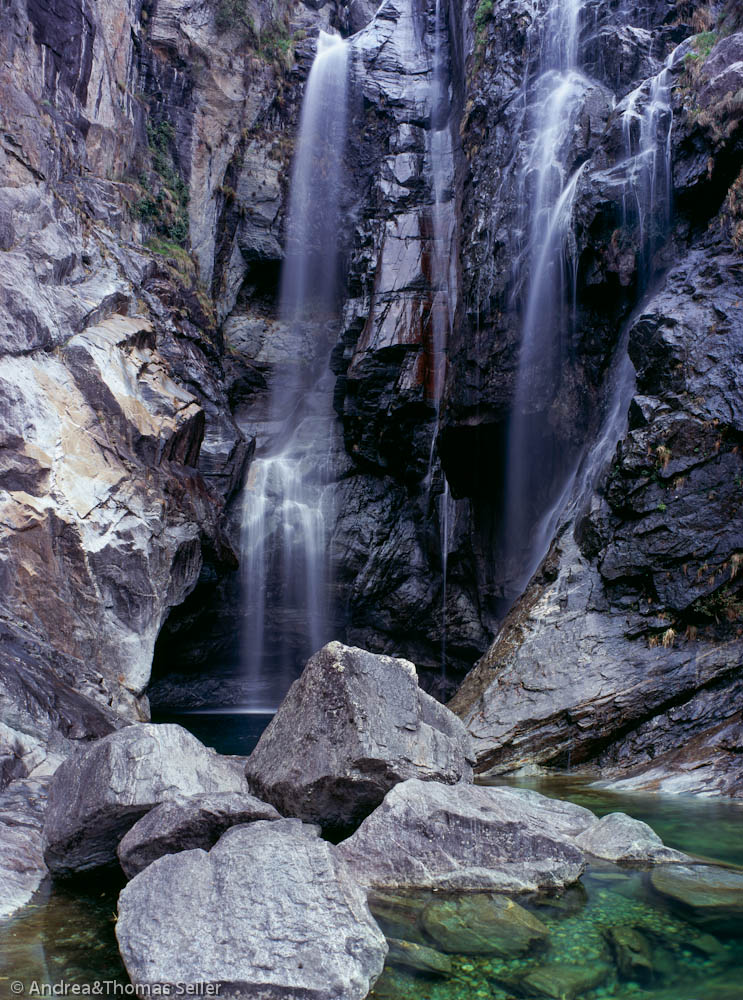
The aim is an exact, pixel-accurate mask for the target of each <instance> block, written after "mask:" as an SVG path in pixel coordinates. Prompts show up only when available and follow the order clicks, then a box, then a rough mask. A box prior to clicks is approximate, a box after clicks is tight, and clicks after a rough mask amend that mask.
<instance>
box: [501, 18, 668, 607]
mask: <svg viewBox="0 0 743 1000" xmlns="http://www.w3.org/2000/svg"><path fill="white" fill-rule="evenodd" d="M584 2H585V0H549V5H548V9H547V11H546V16H545V17H544V18H543V19H542V21H541V26H540V28H539V29H538V30H539V31H540V34H539V43H538V45H537V46H536V58H533V59H531V60H530V66H529V68H528V70H527V74H526V80H525V84H524V105H525V112H524V131H525V134H526V135H527V136H529V135H530V136H531V138H530V139H528V140H527V141H528V150H527V156H526V166H525V168H524V170H523V172H522V176H521V182H520V192H519V194H520V197H521V204H522V205H523V206H524V210H525V212H527V213H528V217H526V216H525V217H524V219H523V232H524V233H525V234H528V235H527V238H526V240H525V245H524V250H523V253H522V254H521V256H520V257H519V259H518V260H517V263H516V268H515V274H514V286H515V288H516V298H517V305H518V307H520V310H521V315H522V322H521V345H520V353H519V363H518V373H517V378H516V385H515V392H514V398H513V404H512V411H511V420H510V425H509V432H508V455H507V472H506V486H505V502H504V514H503V529H502V543H501V559H502V562H503V575H504V578H505V585H504V591H505V594H504V596H505V597H506V603H507V604H509V603H510V602H511V601H512V600H513V599H515V598H516V597H517V596H518V595H519V594H520V593H521V592H522V590H523V588H524V586H525V585H526V583H527V582H528V580H529V578H530V577H531V575H532V574H533V572H534V571H535V569H536V568H537V566H538V565H539V563H540V561H541V559H542V558H543V556H544V555H545V553H546V551H547V548H548V546H549V543H550V541H551V539H552V537H553V535H554V530H555V525H556V523H557V519H558V518H559V517H560V515H561V513H562V511H563V510H564V509H565V506H566V504H567V503H568V501H569V500H570V498H571V497H572V498H573V499H575V497H576V495H577V493H578V492H580V484H581V483H584V485H585V483H587V482H588V479H590V478H591V477H592V473H590V472H588V471H587V470H589V469H593V468H594V467H595V465H596V461H598V460H597V459H595V455H594V457H593V458H592V457H591V454H593V453H591V454H584V449H583V448H582V446H581V443H580V441H579V440H575V439H574V437H573V435H571V433H570V421H571V420H575V418H576V411H577V409H578V405H577V400H576V398H575V397H574V395H573V393H574V390H573V387H572V386H571V385H570V371H571V364H570V359H571V352H572V349H573V341H574V337H575V331H576V301H577V287H576V283H577V263H578V262H577V248H576V243H575V236H574V231H573V206H574V201H575V197H576V192H577V190H578V188H579V185H580V181H581V177H582V175H583V171H584V169H585V164H583V165H579V166H577V167H574V168H572V172H571V163H574V162H575V152H574V150H573V149H572V148H571V147H572V142H573V137H574V135H575V126H576V122H577V119H578V116H579V114H580V113H581V111H582V109H583V107H584V105H585V99H586V95H587V93H588V90H589V88H590V87H591V86H592V83H591V81H590V80H589V79H588V78H587V77H586V76H585V75H584V74H583V73H582V72H581V70H580V64H581V54H580V44H579V39H580V21H581V14H582V8H583V4H584ZM683 48H684V46H683V45H682V46H679V47H678V48H677V49H676V50H675V51H674V52H673V53H672V54H671V55H670V56H669V57H668V59H667V60H666V62H665V64H664V66H663V68H662V69H661V71H660V72H659V73H658V74H657V75H656V76H655V77H654V78H652V79H651V80H650V81H649V82H648V81H646V82H645V83H643V84H642V85H641V86H640V87H638V88H637V89H636V90H635V91H633V92H632V93H631V94H630V95H628V97H626V98H625V101H624V102H623V105H624V107H623V110H622V109H621V107H620V113H621V114H622V128H623V132H624V136H625V147H626V154H627V161H626V162H625V163H624V164H622V165H620V166H619V169H621V170H623V172H624V175H625V182H624V199H623V205H624V211H623V215H624V218H623V220H622V222H623V226H622V231H623V232H624V233H625V234H631V233H632V232H633V231H636V233H637V235H636V237H630V238H633V239H634V241H635V243H636V244H637V246H638V274H639V283H638V284H639V288H638V290H639V291H643V289H644V288H645V286H646V285H647V284H648V282H649V281H650V279H651V277H652V275H653V273H654V271H655V269H656V267H657V265H656V263H655V258H656V255H657V253H658V251H659V250H660V248H661V247H662V246H663V244H664V243H665V241H666V239H667V237H668V232H669V227H670V221H671V209H672V178H671V127H672V117H673V116H672V107H671V84H672V69H673V66H674V64H675V62H676V61H677V59H678V56H679V53H680V52H681V51H682V50H683ZM532 81H533V82H532ZM522 272H523V273H525V274H526V279H525V281H523V282H522V281H520V276H521V273H522ZM619 364H620V367H621V369H622V371H624V369H625V368H627V367H628V366H629V362H628V361H627V363H626V365H625V363H624V361H621V362H620V363H619ZM629 368H631V366H629ZM619 381H620V383H621V384H622V385H627V384H629V381H630V380H629V376H627V377H623V378H622V379H620V380H619ZM612 391H613V390H612ZM609 395H610V396H611V392H610V393H609ZM621 395H622V393H621V392H619V396H621ZM612 398H613V396H612ZM613 406H614V404H611V405H610V410H612V412H613ZM617 419H618V418H615V417H609V416H607V418H606V420H605V430H604V433H603V434H602V436H601V440H602V441H603V440H604V436H605V434H606V433H609V434H610V433H611V432H610V431H609V432H607V431H606V427H609V426H610V427H614V426H615V425H617ZM602 448H603V450H605V447H604V446H603V445H602ZM598 451H602V449H598ZM598 451H596V449H594V452H595V453H596V454H598ZM602 454H603V451H602Z"/></svg>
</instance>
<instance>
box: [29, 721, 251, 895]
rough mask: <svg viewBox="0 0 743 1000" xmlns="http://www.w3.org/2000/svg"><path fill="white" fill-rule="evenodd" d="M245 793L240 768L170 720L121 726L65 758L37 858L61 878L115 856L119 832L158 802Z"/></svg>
mask: <svg viewBox="0 0 743 1000" xmlns="http://www.w3.org/2000/svg"><path fill="white" fill-rule="evenodd" d="M240 791H243V792H244V791H246V788H245V780H244V778H243V776H242V774H241V773H240V769H239V766H236V765H235V764H234V763H233V762H231V761H229V760H228V759H227V758H224V757H219V756H218V755H217V754H215V753H214V752H213V751H211V750H208V749H207V748H206V747H205V746H203V744H201V743H199V741H198V740H197V739H196V737H195V736H192V735H191V734H190V733H188V732H187V731H186V730H185V729H182V728H181V727H180V726H174V725H162V726H156V725H148V724H140V725H134V726H127V727H126V728H124V729H121V730H119V731H118V732H116V733H112V734H111V735H110V736H105V737H103V739H100V740H98V741H96V742H95V743H92V744H91V745H90V746H89V747H87V748H81V749H80V750H78V752H77V753H76V754H75V755H74V756H72V757H70V758H68V759H67V760H65V761H64V763H63V764H62V765H61V766H60V767H59V769H58V770H57V771H56V773H55V775H54V779H53V781H52V784H51V787H50V790H49V805H48V808H47V812H46V816H45V820H44V860H45V861H46V863H47V865H48V867H49V870H50V871H51V872H52V873H53V874H55V875H61V876H68V875H74V874H76V873H78V872H83V871H89V870H91V869H95V868H99V867H102V866H107V865H111V864H113V863H115V862H116V848H117V846H118V844H119V841H120V840H121V838H122V837H123V835H124V834H125V833H126V832H127V830H129V828H130V827H131V826H133V825H134V823H136V822H137V820H138V819H140V818H141V817H142V816H143V815H144V814H145V813H146V812H149V810H150V809H152V808H153V807H154V806H156V805H157V804H158V803H160V802H163V801H164V800H167V799H171V798H175V797H176V796H183V795H199V794H201V793H206V792H240Z"/></svg>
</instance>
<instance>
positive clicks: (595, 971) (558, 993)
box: [523, 962, 609, 1000]
mask: <svg viewBox="0 0 743 1000" xmlns="http://www.w3.org/2000/svg"><path fill="white" fill-rule="evenodd" d="M608 975H609V968H608V966H606V965H600V964H599V965H595V966H593V967H592V968H588V967H587V966H583V965H563V964H561V963H560V964H558V963H556V962H555V963H552V964H551V965H543V966H540V968H538V969H535V970H534V972H530V973H529V974H528V975H527V976H526V977H525V978H524V980H523V988H524V990H525V992H526V994H527V996H536V997H549V998H550V1000H574V998H575V997H577V996H579V995H580V994H581V993H585V992H586V991H587V990H592V989H595V988H596V987H597V986H600V985H601V983H603V981H604V980H605V979H606V978H607V976H608Z"/></svg>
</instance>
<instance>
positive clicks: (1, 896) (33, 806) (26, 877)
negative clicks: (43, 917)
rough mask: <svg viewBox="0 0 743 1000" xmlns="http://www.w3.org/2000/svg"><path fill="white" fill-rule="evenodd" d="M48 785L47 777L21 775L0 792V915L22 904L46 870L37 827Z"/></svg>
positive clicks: (27, 899) (40, 825) (40, 837)
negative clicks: (22, 776) (25, 776)
mask: <svg viewBox="0 0 743 1000" xmlns="http://www.w3.org/2000/svg"><path fill="white" fill-rule="evenodd" d="M48 786H49V780H48V778H47V779H34V778H23V779H19V780H17V781H14V782H13V783H12V785H11V787H10V788H8V789H6V790H5V791H2V792H0V918H2V917H7V916H9V914H11V913H12V912H13V911H14V910H17V909H19V908H20V907H21V906H24V905H25V904H26V903H27V902H28V901H29V899H31V897H32V896H33V894H34V892H35V891H36V890H37V889H38V887H39V885H40V884H41V881H42V879H43V878H44V876H45V875H46V874H47V867H46V864H45V863H44V855H43V843H42V836H41V830H42V826H43V823H44V811H45V809H46V804H47V794H48Z"/></svg>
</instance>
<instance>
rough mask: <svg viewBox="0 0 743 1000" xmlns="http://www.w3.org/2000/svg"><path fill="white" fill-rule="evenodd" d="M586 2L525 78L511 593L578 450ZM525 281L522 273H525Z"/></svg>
mask: <svg viewBox="0 0 743 1000" xmlns="http://www.w3.org/2000/svg"><path fill="white" fill-rule="evenodd" d="M582 6H583V0H551V3H550V5H549V8H548V10H547V13H546V16H545V17H544V18H543V19H542V20H541V23H540V24H539V26H538V29H537V30H538V31H539V41H538V45H537V46H536V53H535V57H533V58H532V59H531V60H530V65H529V67H528V69H527V75H526V80H525V83H524V95H523V99H524V103H525V106H526V110H525V115H524V129H525V132H526V135H527V144H528V149H527V155H526V158H525V166H524V168H523V171H522V173H521V176H520V182H519V197H520V203H521V205H522V212H523V215H522V226H521V229H522V232H523V234H524V235H525V245H524V249H523V252H522V253H521V255H520V256H519V259H518V260H517V262H516V268H515V274H514V284H515V287H516V288H517V297H518V300H519V301H518V302H517V306H518V307H519V308H520V311H521V315H522V322H521V346H520V353H519V363H518V372H517V379H516V386H515V392H514V398H513V404H512V410H511V420H510V425H509V433H508V455H507V473H506V485H505V505H504V514H503V530H502V539H503V541H502V545H501V549H502V553H501V558H502V563H503V570H504V578H505V585H504V589H505V591H506V596H507V597H508V598H510V599H513V598H514V597H515V596H517V595H518V593H519V592H520V591H521V590H522V589H523V586H524V585H525V583H526V581H527V580H528V579H529V577H530V576H531V574H532V573H533V571H534V569H535V568H536V566H537V565H538V563H539V561H540V559H541V557H542V556H543V554H544V551H545V549H546V545H547V544H548V543H549V538H550V536H551V534H552V529H553V527H554V520H555V518H556V516H557V513H558V512H559V509H560V507H561V505H562V503H563V501H564V499H565V495H566V491H569V488H570V482H571V479H572V475H573V473H574V469H575V462H576V458H575V455H573V454H570V452H569V450H568V449H566V448H565V445H564V442H563V441H561V440H560V438H561V430H562V428H561V423H562V417H561V414H560V390H561V387H562V382H563V378H564V375H565V372H566V360H567V358H568V357H569V354H570V351H571V348H572V335H573V330H574V325H575V280H576V264H577V261H576V255H575V247H574V240H573V232H572V209H573V201H574V197H575V192H576V189H577V186H578V182H579V179H580V175H581V170H582V168H581V167H579V168H578V169H576V170H575V171H574V172H573V173H572V175H571V174H570V173H569V167H570V163H571V152H572V151H571V145H572V140H573V135H574V129H575V122H576V118H577V116H578V114H579V113H580V111H581V108H582V107H583V103H584V99H585V95H586V91H587V89H588V88H589V86H590V81H589V80H588V79H587V78H586V77H585V76H584V75H583V74H582V73H581V72H580V71H579V70H578V54H579V25H580V15H581V8H582ZM522 273H525V274H526V275H527V277H526V282H525V283H522V282H521V281H520V277H521V274H522Z"/></svg>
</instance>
